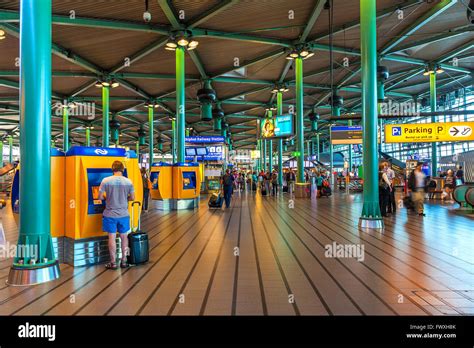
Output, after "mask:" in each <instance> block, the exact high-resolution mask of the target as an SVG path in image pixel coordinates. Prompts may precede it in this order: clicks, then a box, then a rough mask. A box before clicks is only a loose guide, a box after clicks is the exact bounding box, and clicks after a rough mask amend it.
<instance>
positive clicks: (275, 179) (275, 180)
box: [272, 171, 278, 196]
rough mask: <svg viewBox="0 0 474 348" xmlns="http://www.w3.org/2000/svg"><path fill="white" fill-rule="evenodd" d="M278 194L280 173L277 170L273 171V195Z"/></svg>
mask: <svg viewBox="0 0 474 348" xmlns="http://www.w3.org/2000/svg"><path fill="white" fill-rule="evenodd" d="M277 194H278V174H277V172H276V171H273V173H272V196H276V195H277Z"/></svg>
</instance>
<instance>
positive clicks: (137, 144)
mask: <svg viewBox="0 0 474 348" xmlns="http://www.w3.org/2000/svg"><path fill="white" fill-rule="evenodd" d="M135 152H136V153H137V157H138V158H140V141H139V140H137V143H136V145H135Z"/></svg>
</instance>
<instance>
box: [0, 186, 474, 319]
mask: <svg viewBox="0 0 474 348" xmlns="http://www.w3.org/2000/svg"><path fill="white" fill-rule="evenodd" d="M361 199H362V197H361V195H360V194H359V195H345V194H335V195H334V196H332V197H331V198H323V199H318V200H315V199H313V200H295V203H294V208H290V207H289V204H290V203H291V202H289V197H288V196H287V195H286V194H285V195H284V196H283V197H278V198H274V197H261V196H260V195H259V194H258V195H255V194H252V193H242V194H234V199H233V202H232V207H231V209H228V210H225V211H221V210H209V209H208V208H207V199H206V197H205V196H203V197H202V200H201V206H200V208H199V209H197V210H195V211H181V212H160V211H157V210H152V211H151V212H149V213H148V214H147V215H145V216H144V218H143V220H142V228H143V230H145V231H147V232H148V233H149V237H150V244H151V245H150V248H151V250H150V258H151V261H150V262H149V263H148V264H146V265H144V266H139V267H132V268H129V269H126V270H118V271H110V270H105V269H104V266H103V265H98V266H94V267H88V268H76V269H74V268H72V267H70V266H67V265H62V266H61V269H62V274H61V277H60V279H58V280H56V281H53V282H50V283H46V284H42V285H38V286H34V287H7V286H6V285H5V279H6V277H7V275H8V271H9V265H10V264H11V260H5V259H3V260H1V261H0V314H1V315H12V314H13V315H30V314H32V315H122V314H126V315H443V314H451V315H473V314H474V252H473V250H474V228H473V227H474V223H473V222H474V219H473V218H472V217H469V216H461V215H458V214H455V213H454V212H453V211H452V209H453V206H452V205H448V204H441V203H439V202H438V203H436V204H428V206H427V210H426V212H427V216H426V217H425V218H420V217H418V216H416V215H411V214H407V211H406V209H399V210H398V212H397V214H396V215H395V216H393V217H390V218H388V219H386V229H385V231H384V233H376V232H371V233H365V232H360V231H359V230H358V228H357V223H358V217H359V215H360V211H361V207H362V203H361ZM3 224H4V228H5V233H6V239H7V240H8V241H10V242H13V243H15V242H16V238H17V229H16V223H15V221H14V220H13V218H12V213H11V210H8V208H6V209H4V211H3ZM333 242H336V243H338V244H357V245H361V246H363V247H364V260H363V261H362V262H359V261H358V260H357V259H354V258H329V257H326V256H325V246H326V245H328V244H332V243H333Z"/></svg>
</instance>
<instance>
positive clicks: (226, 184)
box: [221, 169, 235, 208]
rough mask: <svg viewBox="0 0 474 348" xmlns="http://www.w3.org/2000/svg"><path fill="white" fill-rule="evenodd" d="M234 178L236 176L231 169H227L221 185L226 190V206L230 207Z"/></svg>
mask: <svg viewBox="0 0 474 348" xmlns="http://www.w3.org/2000/svg"><path fill="white" fill-rule="evenodd" d="M234 180H235V179H234V176H233V175H232V174H231V173H230V169H227V170H226V171H225V174H224V175H223V176H222V179H221V186H222V188H223V191H224V201H225V207H226V208H229V207H230V201H231V199H232V190H233V188H234Z"/></svg>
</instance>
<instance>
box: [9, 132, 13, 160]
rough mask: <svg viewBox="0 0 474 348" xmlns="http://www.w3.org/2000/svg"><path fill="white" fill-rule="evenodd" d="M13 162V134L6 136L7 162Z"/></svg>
mask: <svg viewBox="0 0 474 348" xmlns="http://www.w3.org/2000/svg"><path fill="white" fill-rule="evenodd" d="M12 162H13V136H12V135H11V134H10V135H9V136H8V163H12Z"/></svg>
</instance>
